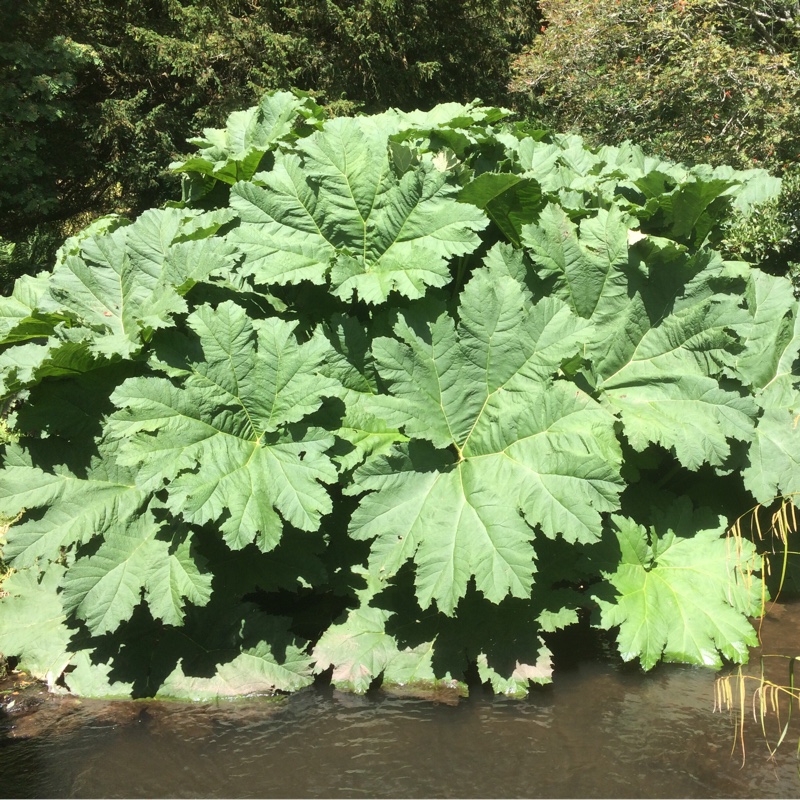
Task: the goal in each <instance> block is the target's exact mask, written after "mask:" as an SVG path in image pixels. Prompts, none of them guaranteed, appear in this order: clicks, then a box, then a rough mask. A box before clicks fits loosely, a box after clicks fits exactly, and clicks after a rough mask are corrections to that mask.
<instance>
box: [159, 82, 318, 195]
mask: <svg viewBox="0 0 800 800" xmlns="http://www.w3.org/2000/svg"><path fill="white" fill-rule="evenodd" d="M321 114H322V110H321V109H320V108H319V106H317V105H316V103H314V101H313V100H311V98H309V97H301V96H298V95H295V94H291V93H290V92H271V93H270V94H267V95H265V96H264V98H263V99H262V100H261V102H260V103H259V105H257V106H253V107H252V108H248V109H246V110H245V111H234V112H233V113H232V114H231V115H230V116H229V117H228V119H227V121H226V127H225V128H224V129H217V128H206V129H205V130H204V131H203V136H198V137H196V138H194V139H190V140H189V142H190V144H193V145H196V146H197V147H199V148H200V152H199V153H197V154H196V155H192V156H189V157H188V158H187V159H186V160H185V161H177V162H174V163H173V164H171V165H170V168H171V169H172V170H173V171H175V172H186V173H197V174H199V175H207V176H210V177H211V178H214V179H215V180H219V181H222V182H223V183H229V184H233V183H236V181H246V180H250V178H252V177H253V174H254V173H255V172H256V170H257V169H258V166H259V164H260V163H261V159H262V158H263V156H264V154H265V153H266V152H268V151H269V150H272V149H273V148H274V147H275V146H276V145H277V143H278V142H280V141H281V140H285V139H287V138H290V136H291V134H292V132H293V131H294V128H295V123H296V121H297V120H298V119H309V118H314V117H321ZM194 199H196V198H194Z"/></svg>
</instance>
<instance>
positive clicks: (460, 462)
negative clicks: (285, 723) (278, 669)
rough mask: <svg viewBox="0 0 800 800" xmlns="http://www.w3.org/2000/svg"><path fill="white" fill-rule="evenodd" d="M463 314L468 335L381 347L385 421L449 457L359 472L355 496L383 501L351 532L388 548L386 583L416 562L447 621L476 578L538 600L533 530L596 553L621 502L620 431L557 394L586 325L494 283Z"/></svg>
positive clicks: (452, 330)
mask: <svg viewBox="0 0 800 800" xmlns="http://www.w3.org/2000/svg"><path fill="white" fill-rule="evenodd" d="M460 312H461V323H460V325H459V326H458V328H456V327H455V326H454V325H453V323H452V320H451V319H450V318H449V317H448V316H447V315H442V316H440V317H439V318H438V319H436V320H435V321H433V322H432V323H430V324H428V325H427V326H423V325H421V324H420V323H419V322H416V323H415V325H416V328H417V330H415V328H414V327H412V324H411V323H414V320H413V319H412V320H405V321H403V320H401V321H400V322H399V323H398V325H397V326H396V329H395V330H396V333H397V335H398V337H399V340H395V339H379V340H377V341H376V343H375V346H374V351H375V356H376V360H377V363H378V368H379V372H380V374H381V375H382V377H383V378H384V379H385V380H386V381H388V384H389V389H390V394H389V395H388V396H386V397H378V398H375V401H374V402H375V405H376V407H379V408H380V409H381V411H382V413H383V414H384V416H385V418H386V419H387V420H388V421H389V422H390V423H393V424H397V425H399V426H400V427H402V429H403V430H404V431H405V433H406V434H407V435H409V436H410V437H412V438H421V439H427V440H429V441H430V442H432V443H433V445H434V446H435V447H437V448H449V450H450V452H449V453H444V452H442V451H441V450H440V451H439V452H438V454H437V453H434V451H430V450H426V448H419V447H408V448H396V451H395V452H396V456H393V457H382V458H379V459H376V460H375V461H373V462H371V463H368V464H366V465H364V467H362V468H360V469H359V470H357V471H356V473H355V476H354V478H355V483H356V487H357V488H358V489H361V490H369V491H372V494H369V495H367V497H365V498H364V500H363V501H362V503H361V505H360V507H359V509H358V510H357V511H356V513H355V514H354V516H353V520H352V524H351V529H350V530H351V534H352V535H353V536H355V537H356V538H371V537H373V536H374V537H376V538H375V542H374V544H373V546H372V555H371V558H370V567H371V569H372V571H373V573H374V574H380V575H382V576H384V577H386V578H388V577H391V576H392V575H394V574H395V573H396V572H397V570H398V569H399V568H400V566H402V564H403V563H404V562H405V561H406V560H407V559H409V558H412V557H413V558H414V560H415V563H416V565H417V573H416V585H417V592H418V596H419V599H420V603H421V604H422V606H423V607H425V606H427V605H429V604H430V603H431V601H432V600H436V602H437V605H438V607H439V608H440V609H441V610H443V611H445V612H446V613H452V611H453V609H454V608H455V606H456V604H457V602H458V600H459V598H460V597H462V596H463V595H464V592H465V591H466V586H467V583H468V581H469V580H470V578H471V577H472V576H475V580H476V585H477V587H478V589H480V590H481V591H482V592H483V593H484V594H486V596H487V597H488V598H489V599H491V600H493V601H494V602H499V601H500V600H501V599H502V598H503V597H504V596H505V595H506V594H507V593H509V592H510V593H511V594H513V595H514V596H517V597H527V596H528V594H529V591H530V586H531V581H532V573H533V549H532V547H531V545H530V541H531V539H532V538H533V530H532V528H534V527H536V526H541V528H542V530H543V531H544V532H545V533H546V534H547V535H548V536H551V537H554V536H556V535H558V534H561V535H563V536H565V537H566V538H568V539H569V540H570V541H592V540H594V539H596V538H598V537H599V536H600V531H601V517H600V512H602V511H609V510H614V509H616V508H617V507H618V506H617V494H618V492H619V490H620V488H621V483H620V478H619V473H618V470H619V464H620V460H621V455H620V452H619V446H618V444H617V441H616V437H615V434H614V430H613V418H612V417H611V416H610V415H609V414H608V413H607V412H605V411H604V410H603V409H602V408H600V406H599V405H597V404H596V403H595V402H594V401H592V400H591V399H590V398H589V397H588V396H587V395H585V394H584V393H583V392H581V391H580V390H576V388H575V386H574V385H572V384H569V383H566V382H561V381H556V382H555V383H552V384H551V383H550V381H549V376H550V375H552V374H553V373H554V372H556V371H557V369H558V365H559V363H560V361H561V359H563V358H565V357H566V356H568V355H570V354H572V353H573V352H574V350H575V349H577V347H578V342H579V340H580V336H581V333H582V331H583V329H584V327H585V324H584V323H582V322H581V321H580V320H578V319H576V318H574V317H573V316H572V315H570V314H569V312H568V310H567V309H566V308H565V307H564V306H563V305H562V304H560V303H558V302H557V301H554V300H545V301H540V303H538V304H537V305H535V306H534V305H532V304H531V303H530V302H529V300H528V299H527V297H526V295H525V293H524V291H523V289H522V287H521V286H520V284H519V283H517V282H516V281H515V280H514V279H513V278H511V277H510V276H503V275H494V274H492V272H491V271H490V270H485V271H481V272H479V273H477V274H476V275H475V277H474V278H473V279H472V281H470V284H469V285H468V286H467V288H466V289H465V291H464V295H463V297H462V303H461V307H460ZM425 328H427V330H426V329H425ZM465 387H468V391H467V392H466V393H465V391H464V390H465Z"/></svg>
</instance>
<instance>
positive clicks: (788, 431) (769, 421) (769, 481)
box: [742, 374, 800, 505]
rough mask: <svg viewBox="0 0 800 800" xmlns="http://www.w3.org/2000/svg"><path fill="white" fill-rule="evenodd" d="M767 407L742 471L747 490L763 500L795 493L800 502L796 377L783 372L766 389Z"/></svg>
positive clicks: (760, 398) (799, 397)
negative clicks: (746, 463)
mask: <svg viewBox="0 0 800 800" xmlns="http://www.w3.org/2000/svg"><path fill="white" fill-rule="evenodd" d="M757 400H758V403H759V405H760V406H761V408H762V409H763V411H762V414H761V418H760V419H759V421H758V425H757V426H756V430H755V437H754V439H753V442H752V444H751V445H750V449H749V451H748V460H749V464H748V466H747V467H746V468H745V469H744V471H743V472H742V477H743V478H744V483H745V486H746V487H747V489H748V490H749V491H750V492H751V493H752V494H753V496H754V497H755V498H756V500H757V501H758V502H759V503H770V502H771V501H772V500H773V499H774V498H775V497H777V496H778V495H793V500H794V503H795V505H800V388H798V385H797V379H796V377H794V376H792V375H788V374H785V375H782V376H780V377H778V378H776V379H774V380H773V381H772V382H771V383H770V384H769V386H767V387H766V388H765V389H763V390H762V391H761V392H760V393H759V394H758V395H757Z"/></svg>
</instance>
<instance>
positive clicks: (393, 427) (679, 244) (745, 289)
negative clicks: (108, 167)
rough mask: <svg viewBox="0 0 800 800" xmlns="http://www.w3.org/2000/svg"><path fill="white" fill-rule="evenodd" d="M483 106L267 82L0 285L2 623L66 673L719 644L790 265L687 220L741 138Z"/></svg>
mask: <svg viewBox="0 0 800 800" xmlns="http://www.w3.org/2000/svg"><path fill="white" fill-rule="evenodd" d="M506 116H507V114H506V112H504V111H503V110H502V109H497V108H486V107H482V106H479V105H477V104H474V103H473V104H469V105H458V104H455V103H453V104H446V105H440V106H437V107H436V108H434V109H433V110H431V111H430V112H427V113H423V112H418V111H415V112H409V113H405V112H401V111H394V110H393V111H388V112H386V113H383V114H378V115H373V116H361V117H355V118H335V119H326V118H325V116H324V115H323V113H322V111H321V109H319V107H317V106H316V105H315V104H314V103H313V102H312V101H311V100H309V99H308V98H307V97H305V96H300V95H294V94H290V93H280V92H279V93H275V94H269V95H267V96H265V97H264V99H263V100H262V102H261V103H260V105H259V106H257V107H255V108H251V109H249V110H247V111H243V112H236V113H234V114H232V115H231V116H230V117H229V119H228V124H227V127H226V128H225V129H222V130H207V131H205V133H204V136H203V137H202V138H199V139H197V140H196V141H195V144H196V145H197V147H198V151H197V153H196V154H195V155H194V156H192V157H191V158H190V159H188V160H187V161H185V162H181V163H178V164H175V165H173V166H174V169H175V170H176V171H178V172H179V173H181V174H182V175H183V176H184V177H183V181H184V200H183V201H182V202H181V203H173V204H169V205H168V206H167V207H164V208H160V209H152V210H149V211H147V212H146V213H144V214H142V215H141V216H140V217H139V218H138V219H136V220H135V221H133V222H129V221H127V220H123V219H121V218H109V219H105V220H101V221H100V222H98V223H96V224H95V225H93V226H91V227H90V228H88V229H87V230H85V231H84V232H83V233H81V234H80V235H79V236H77V237H74V238H72V239H70V240H68V241H67V242H66V243H65V245H64V246H63V248H62V249H61V251H60V253H59V257H58V262H57V264H56V267H55V269H54V270H53V271H52V273H51V274H41V275H38V276H36V277H27V278H23V279H21V280H20V281H18V283H17V285H16V288H15V290H14V294H13V296H12V297H11V298H8V299H6V300H4V301H3V302H2V305H0V336H2V346H3V350H2V352H0V380H2V393H3V396H4V397H5V398H6V399H7V402H8V404H9V408H10V409H11V416H10V417H9V421H10V424H11V425H12V426H13V429H14V431H15V432H16V438H17V441H16V442H14V443H12V444H9V445H8V446H7V447H6V451H5V455H4V458H3V467H2V471H0V512H2V513H3V514H5V515H7V516H9V517H16V516H17V515H20V518H19V520H18V521H17V522H15V523H14V525H13V526H12V527H11V528H10V529H9V531H8V534H7V537H6V543H5V546H4V548H3V557H4V558H5V559H6V560H7V561H8V562H9V563H10V564H11V565H12V566H13V568H14V573H13V574H12V575H11V577H9V578H8V580H7V581H6V583H5V585H4V588H5V589H6V590H7V591H8V593H9V596H8V597H6V598H5V599H3V600H2V601H0V650H2V652H4V653H5V654H7V655H16V656H18V657H19V658H20V663H21V665H22V666H23V667H24V668H26V669H28V670H30V671H31V672H32V673H33V674H34V675H36V676H37V677H41V678H44V679H46V680H47V681H48V682H49V684H50V685H51V686H53V687H64V688H66V689H68V690H69V691H72V692H75V693H78V694H82V695H130V694H133V695H136V696H153V695H158V696H176V697H192V698H202V697H210V696H218V695H236V694H250V693H259V692H267V691H274V690H293V689H296V688H299V687H301V686H304V685H307V684H308V683H310V682H311V681H312V679H313V677H314V675H318V674H323V673H326V672H327V671H328V670H330V674H331V676H332V681H333V683H334V684H335V685H336V686H338V687H341V688H347V689H351V690H353V691H356V692H363V691H366V690H367V688H368V687H369V686H370V685H371V684H372V683H373V682H374V681H375V680H377V679H381V678H382V680H383V683H384V685H386V686H391V685H397V684H409V683H410V684H424V685H431V684H433V683H436V682H442V681H444V682H446V683H448V684H452V685H454V686H458V685H459V682H461V681H463V680H464V677H465V673H466V672H467V670H468V669H469V668H470V666H471V665H472V666H473V668H477V671H478V674H479V675H480V678H481V679H482V680H484V681H488V682H490V683H491V685H492V686H493V688H494V689H495V690H496V691H500V692H505V693H508V694H520V693H524V692H525V691H526V690H527V687H528V685H529V683H530V682H531V681H534V682H546V681H548V680H550V676H551V672H552V665H551V661H550V653H549V651H548V649H547V646H546V644H545V641H546V637H547V634H548V633H549V632H552V631H554V630H557V629H559V628H563V627H565V626H568V625H570V624H573V623H575V622H576V621H577V620H578V615H579V612H580V610H581V609H583V608H586V609H594V618H593V619H594V622H595V624H596V625H598V626H600V627H602V628H606V629H609V630H612V629H616V630H618V641H619V647H620V652H621V654H622V656H623V658H625V659H626V660H627V659H634V658H638V659H639V660H640V661H641V663H642V665H643V666H644V667H646V668H649V667H650V666H652V665H653V664H654V663H656V662H657V661H658V660H660V659H667V660H678V661H687V662H690V663H698V664H707V665H718V664H720V659H721V657H722V656H724V657H726V658H729V659H732V660H734V661H742V660H744V659H746V657H747V648H748V646H749V645H751V644H753V643H754V642H755V636H754V632H753V630H752V628H751V626H750V624H749V622H748V621H747V615H749V614H753V613H756V612H757V611H758V609H759V604H760V600H761V597H762V587H761V582H760V580H759V579H758V578H757V577H756V575H755V574H754V571H755V570H756V568H757V567H758V563H757V561H756V557H755V552H754V548H753V547H752V545H750V544H748V543H743V542H741V541H739V542H735V541H733V540H731V539H728V538H725V536H724V531H725V528H726V525H727V521H728V520H730V518H731V517H733V516H736V515H738V514H739V513H741V512H742V511H744V510H745V509H746V508H747V507H749V506H750V505H752V503H753V501H754V500H756V501H759V502H768V501H769V500H771V499H772V497H773V496H774V495H775V494H778V493H783V494H788V493H791V492H796V491H798V490H800V485H798V481H799V480H800V477H799V476H800V469H798V466H800V465H798V455H797V454H798V453H800V430H799V429H798V426H797V415H798V414H799V413H800V391H798V376H797V371H796V360H797V357H798V351H800V321H798V320H799V319H800V315H798V304H797V301H796V300H795V299H794V297H793V294H792V290H791V285H790V283H789V282H788V281H787V280H786V279H785V278H779V277H772V276H769V275H767V274H765V273H763V272H761V271H759V270H755V269H750V268H749V267H748V266H747V265H745V264H742V263H737V262H730V261H725V260H723V258H722V257H721V256H720V254H719V253H718V252H717V251H716V250H715V249H714V243H715V242H716V241H717V240H718V238H719V235H720V225H721V223H722V222H723V221H724V219H725V218H726V217H727V216H729V215H730V214H731V213H733V210H734V209H738V210H739V211H740V212H742V213H746V212H747V211H748V209H750V208H751V207H752V206H753V204H757V203H759V202H762V201H764V200H767V199H769V198H771V197H774V196H775V195H776V194H777V192H778V190H779V182H778V181H777V180H775V179H773V178H770V177H769V176H768V175H767V174H766V173H765V172H763V171H759V170H753V171H749V172H737V171H735V170H733V169H731V168H725V167H720V168H716V169H712V168H711V167H696V168H693V169H686V168H684V167H681V166H678V165H675V164H672V163H668V162H664V161H659V160H656V159H653V158H648V157H646V156H644V155H643V153H642V152H641V150H639V149H638V148H636V147H633V146H630V145H625V146H623V147H603V148H599V149H591V148H588V147H586V146H585V144H584V142H583V141H582V140H581V139H579V138H578V137H574V136H555V135H551V134H548V133H546V132H545V131H541V130H534V129H531V128H530V127H529V126H526V125H525V124H521V123H510V122H506V121H505V117H506Z"/></svg>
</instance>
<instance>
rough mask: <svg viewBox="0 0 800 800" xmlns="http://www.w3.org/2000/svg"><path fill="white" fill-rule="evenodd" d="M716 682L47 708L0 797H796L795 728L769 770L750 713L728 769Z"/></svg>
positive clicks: (26, 737)
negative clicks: (521, 696)
mask: <svg viewBox="0 0 800 800" xmlns="http://www.w3.org/2000/svg"><path fill="white" fill-rule="evenodd" d="M798 621H800V605H793V606H792V607H790V608H788V609H787V608H785V607H784V608H782V609H780V610H779V611H778V612H777V613H776V615H775V616H774V617H773V618H771V619H770V620H769V621H768V625H767V626H766V627H765V640H769V639H770V637H771V639H772V642H771V643H772V644H776V643H777V642H780V643H781V645H782V646H783V648H784V652H786V651H787V649H788V648H791V647H796V646H798V645H800V633H798V631H799V630H800V626H799V625H798V624H797V623H798ZM767 646H768V645H767ZM798 652H800V647H799V648H798ZM758 662H759V659H758V653H757V654H756V656H755V658H754V659H753V661H752V663H753V664H754V666H753V667H751V668H750V669H751V671H757V664H758ZM785 664H786V662H785V661H782V662H781V664H780V665H779V667H778V672H777V673H775V674H774V677H775V678H777V679H779V678H780V677H781V675H782V673H781V672H780V670H785ZM716 677H717V675H716V674H715V673H714V672H713V671H710V670H707V669H703V668H692V667H683V666H675V665H662V666H659V667H657V668H656V669H655V670H653V671H652V672H650V673H648V674H646V675H645V674H642V673H641V672H640V671H639V670H638V669H637V668H635V667H631V666H630V665H621V664H619V663H615V662H614V660H613V659H609V658H607V657H606V658H600V657H597V656H588V657H584V656H582V657H580V658H577V659H574V660H572V661H571V662H569V661H568V662H565V663H563V664H562V667H561V669H560V670H559V671H557V673H556V676H555V680H554V683H553V684H552V685H551V686H548V687H541V688H537V689H536V690H534V691H532V692H531V694H530V695H529V697H528V698H527V699H525V700H523V701H513V700H506V699H498V698H495V697H492V696H490V695H488V694H486V693H483V692H481V691H480V689H478V690H473V692H472V694H471V696H470V697H469V698H467V699H462V700H460V701H458V702H456V700H455V698H452V697H448V696H442V697H440V698H439V699H438V702H432V701H431V700H420V699H413V698H399V697H390V696H387V695H385V694H382V693H380V692H378V693H376V694H375V695H374V696H368V697H355V696H352V695H347V694H340V693H337V692H335V691H333V690H332V689H330V688H327V689H309V690H306V691H303V692H300V693H298V694H296V695H293V696H291V697H289V698H285V699H282V700H280V701H278V702H275V701H264V700H261V701H252V700H251V701H246V702H238V703H225V702H223V703H219V704H215V705H188V704H178V703H155V702H123V703H120V702H116V703H104V702H99V701H83V702H81V701H78V700H76V699H74V698H60V699H45V700H43V701H42V702H41V704H40V705H39V706H38V707H37V709H36V710H35V711H33V712H32V713H28V714H19V713H16V714H15V713H14V708H13V707H12V708H11V709H10V710H9V712H8V713H7V714H6V716H5V718H4V720H3V722H2V725H3V733H2V737H3V738H2V740H0V744H1V745H2V746H0V795H1V796H2V797H7V798H11V797H37V798H41V797H109V798H110V797H228V798H239V797H263V798H269V797H286V798H292V797H356V798H357V797H409V798H411V797H573V798H574V797H643V798H649V797H701V798H702V797H705V798H711V797H781V798H792V797H800V779H798V774H797V760H796V744H797V740H798V737H799V736H800V729H797V728H796V727H795V726H794V723H793V724H792V731H791V733H790V736H789V737H788V739H787V741H786V742H785V743H784V745H783V746H782V747H781V748H780V749H779V750H778V751H777V754H776V755H775V757H774V758H770V754H769V751H768V749H767V747H766V744H765V741H764V739H763V737H762V735H761V728H760V725H758V724H756V723H755V722H754V721H753V718H752V714H751V712H750V705H749V704H750V700H748V701H747V703H748V713H747V714H746V715H745V745H746V748H745V752H746V764H745V765H744V766H742V749H741V745H740V744H737V742H736V721H737V717H736V715H735V714H734V715H733V716H731V714H729V713H728V712H719V711H714V682H715V678H716ZM796 716H800V715H797V714H796ZM768 723H769V724H770V725H771V728H770V729H771V730H772V729H773V728H775V723H774V719H772V718H770V719H769V720H768ZM775 729H776V728H775ZM776 730H777V729H776Z"/></svg>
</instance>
